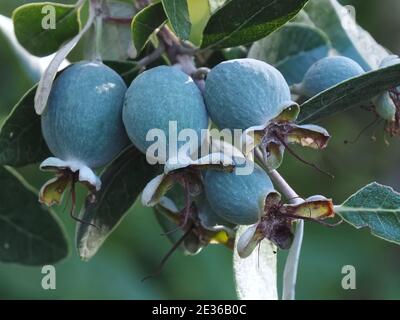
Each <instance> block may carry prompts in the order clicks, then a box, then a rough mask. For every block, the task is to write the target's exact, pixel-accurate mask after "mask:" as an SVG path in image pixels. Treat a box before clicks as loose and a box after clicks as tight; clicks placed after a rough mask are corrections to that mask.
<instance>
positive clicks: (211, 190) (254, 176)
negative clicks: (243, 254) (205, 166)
mask: <svg viewBox="0 0 400 320" xmlns="http://www.w3.org/2000/svg"><path fill="white" fill-rule="evenodd" d="M248 161H249V160H248ZM236 171H237V169H235V171H234V172H232V173H228V172H223V171H217V170H208V171H207V172H206V173H205V175H204V188H205V193H206V197H207V199H208V202H209V204H210V206H211V208H212V209H213V210H214V212H215V213H217V214H218V215H219V216H220V217H221V218H223V219H225V220H227V221H229V222H231V223H234V224H239V225H249V224H253V223H256V222H257V221H258V220H259V219H260V217H261V216H262V215H263V213H264V212H263V211H264V210H263V209H264V204H265V199H266V197H267V196H268V194H270V193H272V192H275V191H274V187H273V185H272V182H271V180H270V178H269V177H268V175H267V174H266V173H265V171H264V170H263V169H261V168H260V167H259V166H258V165H257V164H254V171H253V172H252V173H251V174H250V175H237V174H236Z"/></svg>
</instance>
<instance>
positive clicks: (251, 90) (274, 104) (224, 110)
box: [205, 59, 294, 130]
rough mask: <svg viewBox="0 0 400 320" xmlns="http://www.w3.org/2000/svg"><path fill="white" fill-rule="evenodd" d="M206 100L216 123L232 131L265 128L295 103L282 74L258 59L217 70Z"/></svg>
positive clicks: (222, 65) (210, 78)
mask: <svg viewBox="0 0 400 320" xmlns="http://www.w3.org/2000/svg"><path fill="white" fill-rule="evenodd" d="M205 101H206V106H207V110H208V112H209V114H210V117H211V119H212V121H213V122H214V123H215V124H216V125H217V126H218V127H219V128H220V129H225V128H228V129H231V130H234V129H242V130H245V129H248V128H250V127H253V126H260V125H264V124H266V123H267V122H268V121H270V120H272V119H273V118H275V117H277V116H278V115H279V114H280V113H281V112H282V111H283V110H284V109H286V108H288V107H289V106H291V105H293V104H294V103H293V102H292V99H291V95H290V90H289V86H288V85H287V83H286V81H285V79H284V77H283V76H282V74H281V73H280V72H279V71H278V70H277V69H275V68H274V67H272V66H271V65H269V64H267V63H265V62H262V61H259V60H255V59H236V60H230V61H225V62H222V63H220V64H219V65H217V66H216V67H214V68H213V69H212V70H211V72H210V73H209V74H208V76H207V80H206V87H205Z"/></svg>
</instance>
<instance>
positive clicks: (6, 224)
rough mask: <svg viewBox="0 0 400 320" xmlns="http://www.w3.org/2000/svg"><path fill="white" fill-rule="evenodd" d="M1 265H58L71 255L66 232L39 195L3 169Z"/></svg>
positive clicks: (0, 179)
mask: <svg viewBox="0 0 400 320" xmlns="http://www.w3.org/2000/svg"><path fill="white" fill-rule="evenodd" d="M0 203H1V206H0V244H1V245H0V261H3V262H13V263H21V264H26V265H44V264H51V263H55V262H57V261H59V260H61V259H63V258H65V257H66V256H67V255H68V244H67V240H66V238H65V234H64V230H63V228H62V227H61V225H60V223H59V221H58V219H57V218H56V217H55V216H54V214H53V212H51V211H48V210H46V209H44V208H43V207H42V206H40V204H39V202H38V198H37V192H36V191H34V190H33V189H32V188H31V187H30V186H28V185H27V183H26V182H25V181H23V179H22V178H21V177H20V176H18V175H17V174H16V173H14V172H12V171H11V170H7V169H5V168H3V167H0Z"/></svg>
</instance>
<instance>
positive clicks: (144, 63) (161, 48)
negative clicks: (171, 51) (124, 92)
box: [136, 42, 165, 69]
mask: <svg viewBox="0 0 400 320" xmlns="http://www.w3.org/2000/svg"><path fill="white" fill-rule="evenodd" d="M164 52H165V46H164V44H163V43H162V42H160V44H159V46H158V47H157V48H156V49H155V50H154V51H153V52H152V53H150V54H149V55H148V56H145V57H144V58H143V59H141V60H139V61H138V62H137V64H136V68H139V69H141V68H144V67H146V66H147V65H148V64H150V63H152V62H154V61H156V60H157V59H158V58H159V57H161V56H162V54H163V53H164Z"/></svg>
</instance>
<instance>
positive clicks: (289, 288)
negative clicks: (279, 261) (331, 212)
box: [269, 170, 304, 300]
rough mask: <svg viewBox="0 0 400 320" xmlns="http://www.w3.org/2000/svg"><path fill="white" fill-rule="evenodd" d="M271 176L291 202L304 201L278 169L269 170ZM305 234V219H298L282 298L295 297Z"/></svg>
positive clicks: (285, 274)
mask: <svg viewBox="0 0 400 320" xmlns="http://www.w3.org/2000/svg"><path fill="white" fill-rule="evenodd" d="M269 176H270V177H271V179H272V181H273V182H274V183H275V184H276V185H277V187H278V189H279V190H280V191H281V192H282V193H283V194H284V195H285V197H286V198H287V199H289V201H290V202H291V203H294V204H297V203H300V202H302V201H303V200H302V199H301V198H300V197H299V196H298V195H297V193H296V192H295V191H294V190H293V189H292V187H290V185H289V184H288V183H287V182H286V180H285V179H284V178H283V177H282V176H281V175H280V174H279V172H278V171H276V170H273V171H271V172H269ZM303 234H304V221H303V220H297V224H296V232H295V235H294V240H293V243H292V246H291V247H290V250H289V254H288V256H287V258H286V263H285V268H284V271H283V289H282V300H294V299H295V293H296V280H297V270H298V266H299V260H300V252H301V245H302V242H303Z"/></svg>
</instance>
